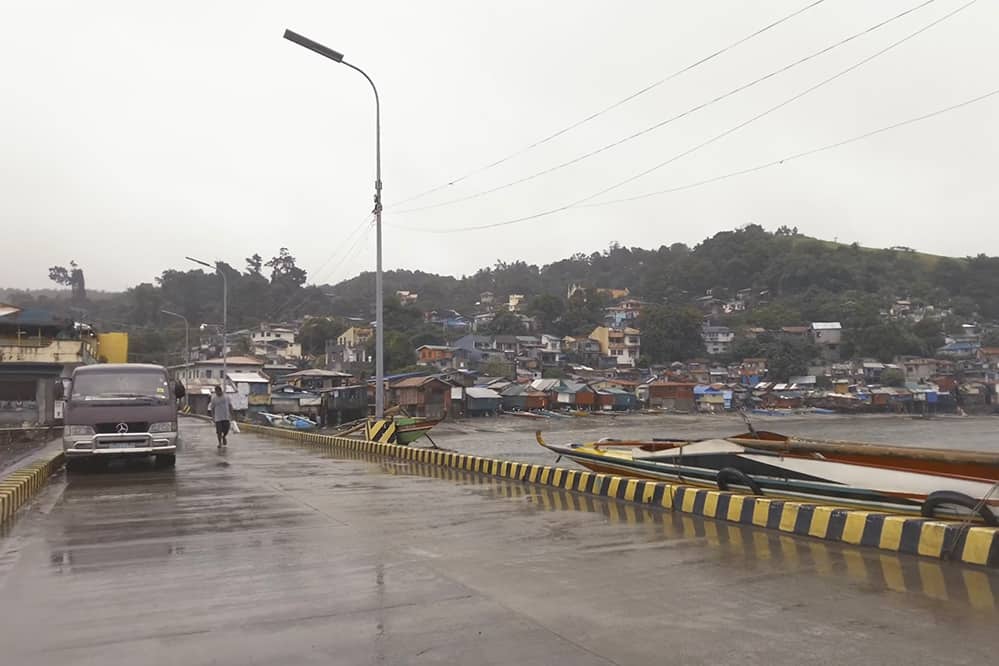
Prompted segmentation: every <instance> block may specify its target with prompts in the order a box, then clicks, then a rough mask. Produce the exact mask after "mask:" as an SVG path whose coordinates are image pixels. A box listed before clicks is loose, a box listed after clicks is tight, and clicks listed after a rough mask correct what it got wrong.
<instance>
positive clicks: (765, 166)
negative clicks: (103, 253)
mask: <svg viewBox="0 0 999 666" xmlns="http://www.w3.org/2000/svg"><path fill="white" fill-rule="evenodd" d="M996 95H999V88H997V89H996V90H992V91H990V92H987V93H985V94H983V95H979V96H978V97H973V98H971V99H968V100H965V101H963V102H959V103H957V104H953V105H951V106H948V107H944V108H942V109H937V110H936V111H932V112H930V113H926V114H923V115H921V116H916V117H914V118H909V119H907V120H902V121H900V122H897V123H893V124H891V125H887V126H885V127H880V128H878V129H876V130H871V131H870V132H865V133H863V134H859V135H857V136H853V137H850V138H849V139H843V140H841V141H837V142H835V143H830V144H826V145H824V146H820V147H818V148H812V149H810V150H806V151H803V152H800V153H795V154H793V155H788V156H787V157H782V158H780V159H776V160H773V161H771V162H765V163H763V164H757V165H756V166H752V167H748V168H746V169H739V170H738V171H730V172H729V173H725V174H722V175H720V176H713V177H711V178H705V179H703V180H698V181H694V182H692V183H687V184H685V185H677V186H676V187H670V188H667V189H664V190H656V191H654V192H646V193H645V194H639V195H636V196H633V197H624V198H621V199H611V200H610V201H598V202H596V203H590V204H583V205H581V206H580V208H599V207H602V206H610V205H612V204H619V203H626V202H629V201H638V200H640V199H648V198H650V197H655V196H660V195H663V194H672V193H673V192H680V191H682V190H690V189H694V188H696V187H701V186H704V185H710V184H711V183H717V182H719V181H722V180H728V179H729V178H735V177H736V176H744V175H747V174H750V173H755V172H757V171H763V170H764V169H768V168H770V167H775V166H779V165H781V164H784V163H785V162H790V161H791V160H797V159H801V158H803V157H808V156H810V155H815V154H816V153H822V152H825V151H827V150H833V149H834V148H840V147H842V146H845V145H847V144H851V143H856V142H857V141H862V140H864V139H869V138H871V137H873V136H877V135H879V134H884V133H885V132H890V131H892V130H895V129H899V128H901V127H905V126H907V125H912V124H913V123H918V122H921V121H923V120H929V119H930V118H935V117H936V116H940V115H943V114H945V113H948V112H950V111H956V110H957V109H961V108H963V107H966V106H970V105H972V104H976V103H978V102H982V101H985V100H986V99H989V98H991V97H994V96H996Z"/></svg>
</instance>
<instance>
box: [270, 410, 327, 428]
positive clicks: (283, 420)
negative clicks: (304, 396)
mask: <svg viewBox="0 0 999 666" xmlns="http://www.w3.org/2000/svg"><path fill="white" fill-rule="evenodd" d="M260 415H261V416H262V417H264V419H266V420H267V425H269V426H274V427H275V428H293V429H295V430H314V429H315V428H317V427H319V424H318V423H316V422H315V421H313V420H312V419H308V418H306V417H304V416H298V415H296V414H270V413H268V412H260Z"/></svg>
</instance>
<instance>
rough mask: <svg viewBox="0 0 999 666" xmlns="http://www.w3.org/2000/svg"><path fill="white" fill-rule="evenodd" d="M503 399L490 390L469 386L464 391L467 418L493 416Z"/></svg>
mask: <svg viewBox="0 0 999 666" xmlns="http://www.w3.org/2000/svg"><path fill="white" fill-rule="evenodd" d="M502 402H503V397H502V396H501V395H500V394H499V393H497V392H496V391H493V390H492V389H487V388H481V387H478V386H470V387H469V388H467V389H465V413H466V414H467V415H468V416H485V415H495V414H496V413H498V412H499V410H500V406H501V404H502Z"/></svg>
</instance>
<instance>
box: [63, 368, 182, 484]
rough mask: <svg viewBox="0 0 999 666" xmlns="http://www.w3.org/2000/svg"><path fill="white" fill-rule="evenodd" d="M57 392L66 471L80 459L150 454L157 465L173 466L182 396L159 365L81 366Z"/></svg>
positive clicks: (180, 390)
mask: <svg viewBox="0 0 999 666" xmlns="http://www.w3.org/2000/svg"><path fill="white" fill-rule="evenodd" d="M62 392H63V396H64V398H65V400H66V406H65V410H64V412H63V424H64V426H63V436H62V448H63V451H64V452H65V454H66V466H67V468H72V467H75V466H76V465H78V464H79V463H80V461H81V460H86V459H98V458H100V459H104V458H110V457H123V456H130V457H133V456H147V457H148V456H155V458H156V464H157V466H158V467H172V466H173V465H174V464H175V462H176V454H177V400H178V399H180V398H182V397H184V393H185V392H184V387H183V385H181V384H179V383H176V384H175V383H172V382H171V381H170V378H169V376H168V375H167V371H166V368H164V367H163V366H160V365H146V364H139V363H103V364H99V365H85V366H81V367H79V368H76V370H74V371H73V377H72V379H71V380H70V382H69V383H68V385H66V386H64V387H63V391H62Z"/></svg>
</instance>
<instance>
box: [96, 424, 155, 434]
mask: <svg viewBox="0 0 999 666" xmlns="http://www.w3.org/2000/svg"><path fill="white" fill-rule="evenodd" d="M122 423H124V424H125V425H126V426H128V430H126V431H125V432H128V433H133V432H148V431H149V422H148V421H115V422H114V423H98V424H97V425H95V426H94V431H95V432H97V434H98V435H116V434H118V427H119V426H120V425H121V424H122Z"/></svg>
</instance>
